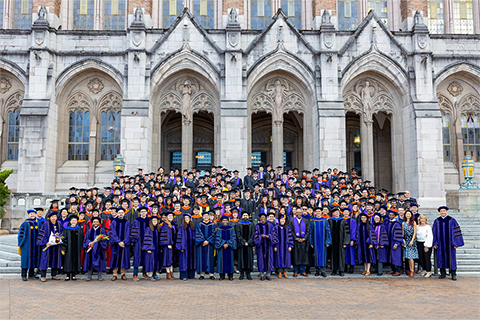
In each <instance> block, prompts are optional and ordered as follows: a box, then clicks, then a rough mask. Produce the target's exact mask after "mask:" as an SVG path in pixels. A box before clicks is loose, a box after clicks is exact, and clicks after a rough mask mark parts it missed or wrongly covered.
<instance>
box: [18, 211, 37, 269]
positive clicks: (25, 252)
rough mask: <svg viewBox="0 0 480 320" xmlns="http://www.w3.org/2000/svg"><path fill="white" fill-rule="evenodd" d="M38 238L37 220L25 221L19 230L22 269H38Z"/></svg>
mask: <svg viewBox="0 0 480 320" xmlns="http://www.w3.org/2000/svg"><path fill="white" fill-rule="evenodd" d="M37 237H38V223H37V219H27V220H25V221H24V222H23V223H22V225H21V226H20V229H18V247H19V248H20V250H21V258H20V261H21V262H20V266H21V268H22V269H33V268H37V267H38V262H39V261H38V258H39V254H38V246H37V244H36V241H37Z"/></svg>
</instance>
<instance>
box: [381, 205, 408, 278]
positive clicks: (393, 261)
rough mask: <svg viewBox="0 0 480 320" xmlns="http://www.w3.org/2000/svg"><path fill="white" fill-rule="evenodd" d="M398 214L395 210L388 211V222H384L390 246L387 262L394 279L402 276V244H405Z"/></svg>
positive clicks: (388, 247)
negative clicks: (397, 217)
mask: <svg viewBox="0 0 480 320" xmlns="http://www.w3.org/2000/svg"><path fill="white" fill-rule="evenodd" d="M396 215H397V213H396V212H395V211H393V210H388V217H389V219H387V220H386V221H383V223H384V225H385V229H386V231H387V234H388V242H389V243H388V246H387V261H388V263H390V266H391V268H392V271H389V272H388V273H389V274H391V275H392V276H394V277H397V276H399V275H400V266H401V265H402V244H403V231H402V225H401V224H400V222H398V220H397V219H395V217H396Z"/></svg>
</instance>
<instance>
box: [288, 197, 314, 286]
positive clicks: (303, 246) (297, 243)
mask: <svg viewBox="0 0 480 320" xmlns="http://www.w3.org/2000/svg"><path fill="white" fill-rule="evenodd" d="M293 211H294V214H295V217H294V218H293V219H291V220H290V229H292V234H293V258H292V262H293V277H294V278H296V277H297V276H298V274H300V275H301V276H303V277H308V275H307V273H306V272H305V267H306V266H308V265H309V261H308V246H309V243H308V242H309V241H308V240H309V238H310V225H309V224H308V221H307V220H306V219H305V218H304V217H302V213H303V212H302V208H299V207H298V206H297V207H294V209H293Z"/></svg>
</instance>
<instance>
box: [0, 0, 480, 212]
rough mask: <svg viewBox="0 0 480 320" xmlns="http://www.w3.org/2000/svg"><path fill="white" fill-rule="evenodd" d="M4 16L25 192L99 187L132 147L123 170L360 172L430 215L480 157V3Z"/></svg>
mask: <svg viewBox="0 0 480 320" xmlns="http://www.w3.org/2000/svg"><path fill="white" fill-rule="evenodd" d="M233 9H234V10H233ZM0 10H1V11H0V23H1V25H0V26H1V27H2V29H1V30H0V48H1V49H0V50H1V56H0V108H1V110H0V117H1V119H2V122H1V126H2V127H1V129H0V137H1V140H0V141H1V144H0V150H1V152H0V157H1V163H2V169H5V168H13V169H14V174H13V175H12V176H11V177H10V178H9V179H8V181H7V182H8V184H9V186H10V188H11V189H12V190H13V191H14V192H16V194H30V195H31V194H42V195H51V196H52V197H53V196H54V195H55V194H62V193H65V192H66V190H67V189H68V188H69V187H70V186H77V187H87V186H99V187H101V186H104V185H106V184H107V183H109V182H110V181H111V179H112V177H113V169H112V161H113V159H114V158H115V157H116V155H117V154H118V153H120V154H121V155H122V156H123V157H124V159H125V162H126V170H125V171H126V174H133V173H135V172H136V169H137V167H142V168H143V169H144V170H145V171H146V172H149V171H156V169H157V168H158V167H159V166H163V167H164V168H167V169H168V168H171V167H182V168H190V167H192V166H196V167H198V168H208V167H209V166H210V165H219V164H221V165H223V166H226V167H227V168H229V169H234V168H236V169H240V170H242V171H244V170H245V168H246V167H248V166H250V165H251V166H258V165H259V164H260V163H271V164H272V165H274V166H277V165H283V166H285V167H286V168H291V167H298V168H300V169H303V168H307V169H311V168H314V167H318V168H320V169H321V170H324V169H327V168H334V167H336V168H338V169H340V170H346V169H348V170H349V169H351V168H353V167H355V168H358V169H360V170H361V171H362V175H363V177H364V178H366V179H369V180H372V181H373V182H374V184H375V186H377V187H381V188H387V189H389V190H392V191H394V192H398V191H400V190H406V189H408V190H410V192H411V193H412V195H413V196H415V197H417V198H418V200H419V202H420V203H421V204H422V205H423V206H424V207H434V206H436V205H438V204H443V203H445V199H446V194H447V193H448V192H449V190H456V189H458V187H459V183H460V182H462V180H463V174H462V173H461V162H462V160H463V159H464V157H465V155H467V154H468V155H471V156H472V157H473V159H474V160H475V161H476V162H477V163H479V162H480V161H479V160H480V36H479V34H480V1H479V0H440V1H427V0H399V1H396V0H395V1H394V0H386V1H379V0H368V1H367V0H358V1H340V0H339V1H334V0H333V1H332V0H328V1H327V0H313V1H310V0H281V1H280V0H271V1H270V0H243V1H239V0H224V1H219V0H218V1H217V0H141V1H132V0H128V1H127V0H105V1H99V0H55V1H53V0H48V1H47V0H0ZM358 138H360V143H358ZM355 139H356V140H355ZM23 203H24V204H25V202H23Z"/></svg>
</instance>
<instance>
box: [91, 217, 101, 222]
mask: <svg viewBox="0 0 480 320" xmlns="http://www.w3.org/2000/svg"><path fill="white" fill-rule="evenodd" d="M94 220H98V222H99V223H102V219H101V218H100V217H92V218H91V219H90V221H92V222H93V221H94Z"/></svg>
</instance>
